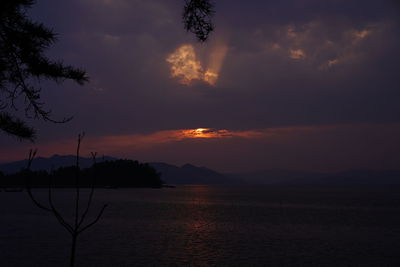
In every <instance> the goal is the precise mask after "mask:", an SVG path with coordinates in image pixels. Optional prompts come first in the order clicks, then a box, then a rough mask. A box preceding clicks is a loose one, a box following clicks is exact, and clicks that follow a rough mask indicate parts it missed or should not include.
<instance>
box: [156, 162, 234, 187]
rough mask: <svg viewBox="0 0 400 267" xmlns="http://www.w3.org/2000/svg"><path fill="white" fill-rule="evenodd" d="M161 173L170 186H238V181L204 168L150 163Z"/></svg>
mask: <svg viewBox="0 0 400 267" xmlns="http://www.w3.org/2000/svg"><path fill="white" fill-rule="evenodd" d="M149 165H150V166H152V167H153V168H155V169H156V170H157V171H158V172H160V173H161V179H163V180H164V181H165V182H167V183H168V184H236V183H238V181H236V180H235V179H232V178H230V177H227V176H225V175H224V174H221V173H218V172H216V171H213V170H210V169H207V168H204V167H196V166H194V165H191V164H185V165H183V166H182V167H177V166H175V165H170V164H167V163H162V162H152V163H149Z"/></svg>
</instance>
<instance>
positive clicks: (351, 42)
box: [0, 0, 400, 172]
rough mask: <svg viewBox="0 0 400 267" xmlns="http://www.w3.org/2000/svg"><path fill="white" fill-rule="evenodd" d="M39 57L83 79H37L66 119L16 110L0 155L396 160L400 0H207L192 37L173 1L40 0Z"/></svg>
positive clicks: (216, 161)
mask: <svg viewBox="0 0 400 267" xmlns="http://www.w3.org/2000/svg"><path fill="white" fill-rule="evenodd" d="M37 2H38V3H37V4H36V5H35V6H34V8H33V9H32V10H30V11H29V13H28V14H29V16H31V17H32V18H33V19H34V20H35V21H39V22H43V23H44V24H45V25H46V26H48V27H50V28H52V29H54V31H55V32H56V33H58V42H57V43H56V44H55V45H54V46H53V47H52V48H51V49H50V50H49V51H48V55H49V57H51V58H52V59H62V60H63V61H64V63H66V64H70V65H73V66H75V67H80V68H83V69H85V70H86V71H87V73H88V75H89V77H90V82H89V83H88V84H86V85H84V86H79V85H76V84H74V83H72V82H70V81H65V82H64V83H62V84H54V83H50V82H46V81H43V83H42V87H43V91H42V98H43V101H44V102H45V103H46V106H47V107H48V108H49V109H51V110H52V114H53V117H54V118H55V119H57V118H63V117H68V116H73V120H72V121H71V122H68V123H66V124H52V123H45V122H42V121H37V120H36V121H35V120H28V122H29V123H30V124H31V125H34V126H35V127H36V129H37V132H38V138H37V140H36V142H35V143H30V142H28V141H22V142H21V141H19V140H17V139H15V138H12V137H10V136H7V135H4V134H2V133H0V162H8V161H13V160H19V159H23V158H26V155H27V153H28V150H29V149H30V148H37V149H38V154H39V156H51V155H53V154H73V153H74V151H75V146H76V138H77V135H78V133H80V132H85V133H86V135H85V139H84V141H83V144H82V154H83V155H86V154H87V155H89V153H90V152H91V151H97V152H98V154H99V155H110V156H114V157H122V158H130V159H138V160H140V161H145V162H155V161H161V162H166V163H171V164H176V165H182V164H185V163H191V164H195V165H199V166H206V167H209V168H212V169H215V170H218V171H222V172H242V171H252V170H263V169H273V168H279V169H290V170H309V171H323V172H333V171H343V170H348V169H358V168H369V169H396V168H397V169H398V168H399V167H400V153H399V151H400V141H399V139H400V105H399V102H400V85H399V84H400V82H399V77H400V71H399V67H398V64H399V60H400V51H399V47H400V35H399V32H400V29H399V28H400V21H399V18H400V16H399V15H400V3H399V2H398V1H396V0H374V1H373V0H363V1H358V0H350V1H349V0H347V1H344V0H326V1H320V0H303V1H299V0H279V1H278V0H274V1H272V0H271V1H255V0H254V1H236V0H235V1H232V0H215V1H213V2H214V3H215V11H216V13H215V16H214V24H215V31H214V32H213V33H212V34H211V35H210V37H209V40H208V41H207V42H205V43H199V42H197V41H196V38H195V36H194V35H193V34H190V33H187V32H186V31H185V30H184V28H183V24H182V18H181V14H182V9H183V4H184V1H183V0H168V1H166V0H70V1H54V0H40V1H37Z"/></svg>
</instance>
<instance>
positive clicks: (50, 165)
mask: <svg viewBox="0 0 400 267" xmlns="http://www.w3.org/2000/svg"><path fill="white" fill-rule="evenodd" d="M112 160H117V158H113V157H108V156H106V157H99V158H98V159H97V162H102V161H112ZM75 162H76V157H75V156H73V155H66V156H60V155H54V156H52V157H50V158H41V157H38V158H36V159H35V160H34V161H33V162H32V170H34V171H38V170H46V171H50V170H51V169H57V168H60V167H68V166H73V165H75ZM79 162H80V166H81V168H89V167H90V166H92V164H93V161H92V159H91V158H84V157H81V158H80V160H79ZM149 165H150V166H152V167H153V168H155V169H156V170H157V172H159V173H161V179H162V180H163V181H165V182H166V183H167V184H232V183H237V181H235V180H234V179H231V178H228V177H227V176H225V175H223V174H221V173H218V172H215V171H213V170H210V169H207V168H204V167H196V166H193V165H191V164H185V165H183V166H182V167H177V166H174V165H170V164H167V163H161V162H154V163H149ZM26 166H27V160H20V161H15V162H11V163H5V164H0V171H2V172H3V173H8V174H9V173H16V172H18V171H20V170H21V169H23V168H26Z"/></svg>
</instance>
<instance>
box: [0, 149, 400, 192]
mask: <svg viewBox="0 0 400 267" xmlns="http://www.w3.org/2000/svg"><path fill="white" fill-rule="evenodd" d="M116 159H117V158H113V157H108V156H106V157H104V158H103V157H99V158H98V159H97V162H101V161H107V160H108V161H111V160H116ZM75 160H76V158H75V156H72V155H67V156H60V155H54V156H52V157H50V158H40V157H39V158H36V159H35V160H34V161H33V163H32V169H33V170H47V171H49V170H51V169H52V168H53V169H57V168H59V167H67V166H71V165H74V164H75ZM92 164H93V161H92V159H90V158H84V157H82V158H80V165H81V168H89V167H90V166H91V165H92ZM26 165H27V161H26V160H22V161H15V162H11V163H6V164H0V171H2V172H4V173H15V172H18V171H20V170H21V169H22V168H25V167H26ZM149 165H150V166H152V167H153V168H155V169H156V170H157V172H159V173H161V179H162V180H163V181H165V182H166V183H167V184H177V185H179V184H221V185H228V184H263V185H317V186H330V185H332V186H334V185H339V186H342V185H343V186H346V185H355V186H362V185H366V186H374V185H400V170H379V171H376V170H368V169H355V170H348V171H344V172H337V173H318V172H308V171H294V170H284V169H269V170H262V171H254V172H243V173H230V174H222V173H219V172H216V171H213V170H211V169H208V168H205V167H197V166H194V165H191V164H185V165H183V166H181V167H178V166H175V165H171V164H167V163H162V162H153V163H149Z"/></svg>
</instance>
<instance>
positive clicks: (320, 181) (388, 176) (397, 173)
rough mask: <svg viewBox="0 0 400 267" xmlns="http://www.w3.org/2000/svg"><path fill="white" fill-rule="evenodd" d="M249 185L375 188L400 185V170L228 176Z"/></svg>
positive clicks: (284, 172) (293, 172)
mask: <svg viewBox="0 0 400 267" xmlns="http://www.w3.org/2000/svg"><path fill="white" fill-rule="evenodd" d="M228 176H229V177H233V178H236V179H239V180H244V181H246V182H247V183H249V184H265V185H319V186H335V185H337V186H346V185H348V186H363V185H365V186H374V185H400V170H379V171H378V170H368V169H355V170H348V171H344V172H337V173H318V172H307V171H293V170H281V169H271V170H263V171H256V172H246V173H235V174H228Z"/></svg>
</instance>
